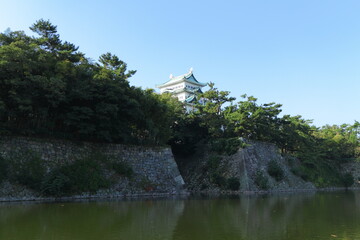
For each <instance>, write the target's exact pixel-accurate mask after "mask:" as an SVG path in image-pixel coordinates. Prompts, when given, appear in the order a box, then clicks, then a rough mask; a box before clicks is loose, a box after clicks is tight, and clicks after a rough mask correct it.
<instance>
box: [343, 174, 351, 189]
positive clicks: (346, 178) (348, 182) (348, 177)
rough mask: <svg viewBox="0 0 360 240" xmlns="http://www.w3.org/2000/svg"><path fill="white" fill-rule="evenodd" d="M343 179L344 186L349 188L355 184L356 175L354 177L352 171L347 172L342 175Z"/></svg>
mask: <svg viewBox="0 0 360 240" xmlns="http://www.w3.org/2000/svg"><path fill="white" fill-rule="evenodd" d="M341 180H342V183H343V184H344V187H346V188H348V187H350V186H351V185H353V184H354V177H353V175H351V173H345V174H344V175H343V176H342V177H341Z"/></svg>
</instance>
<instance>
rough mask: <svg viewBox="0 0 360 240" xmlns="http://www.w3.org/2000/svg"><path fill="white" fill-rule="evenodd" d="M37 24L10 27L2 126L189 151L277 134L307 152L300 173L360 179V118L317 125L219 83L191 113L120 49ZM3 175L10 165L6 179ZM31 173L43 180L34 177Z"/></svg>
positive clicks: (4, 38) (224, 148) (0, 56)
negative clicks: (89, 51)
mask: <svg viewBox="0 0 360 240" xmlns="http://www.w3.org/2000/svg"><path fill="white" fill-rule="evenodd" d="M30 29H31V30H32V31H33V32H34V33H36V34H37V36H36V37H32V36H28V35H26V34H25V33H24V32H23V31H6V32H5V33H2V34H0V85H1V88H0V133H1V134H16V135H25V136H47V137H56V138H66V139H78V140H87V141H101V142H116V143H125V144H150V145H161V144H166V143H167V144H170V145H171V146H172V149H173V152H174V154H179V155H182V156H186V155H191V154H192V153H194V151H195V149H196V147H197V145H198V144H199V143H209V144H211V145H212V146H213V148H214V150H215V151H216V152H217V153H219V154H233V153H234V152H236V150H237V149H238V148H239V147H244V146H245V145H243V143H242V141H239V139H240V138H245V139H250V140H259V141H265V142H272V143H275V144H276V145H277V146H278V147H279V148H280V149H281V151H282V153H283V154H289V155H292V156H295V157H297V158H298V159H299V160H300V161H301V166H299V167H297V168H296V169H293V170H294V172H295V173H297V174H298V175H299V176H301V177H302V178H304V179H306V180H310V181H312V182H314V183H315V184H316V185H317V186H320V187H322V186H329V185H343V184H345V183H346V185H348V184H349V182H351V181H350V180H349V176H347V175H345V176H344V175H342V174H341V173H340V172H339V166H340V164H341V163H343V162H344V161H350V160H351V159H355V158H358V157H359V156H360V144H359V132H360V123H359V122H355V123H354V124H353V125H349V124H344V125H341V126H324V127H322V128H317V127H314V126H312V125H311V121H309V120H304V119H302V118H301V116H290V115H284V116H280V113H281V105H280V104H276V103H267V104H258V103H257V99H256V98H254V97H252V96H246V95H243V96H241V100H240V101H238V102H236V99H235V98H234V97H231V96H229V94H230V92H228V91H220V90H218V89H217V88H216V87H215V86H214V84H213V83H210V84H209V87H210V89H209V90H208V91H206V92H205V93H203V94H200V95H199V96H198V97H197V99H198V100H201V101H199V102H197V103H195V105H196V106H195V107H196V108H197V110H196V111H194V112H191V113H188V114H187V113H185V112H184V108H183V106H182V104H181V103H180V102H179V101H178V100H177V99H175V98H173V97H171V96H170V95H169V94H162V95H159V94H156V93H155V92H154V91H153V90H151V89H149V90H142V89H141V88H136V87H134V86H131V85H130V83H129V79H130V77H131V76H132V75H134V74H135V71H128V70H127V65H126V63H125V62H123V61H121V60H120V59H119V58H118V57H117V56H115V55H112V54H110V53H106V54H103V55H101V56H100V58H99V60H98V62H93V61H91V60H89V59H88V58H86V57H85V54H83V53H81V52H79V51H78V47H76V46H75V45H73V44H71V43H69V42H67V41H62V40H61V39H60V36H59V34H58V33H57V28H56V26H55V25H53V24H51V23H50V22H49V21H44V20H39V21H37V22H36V23H35V24H34V25H32V26H31V28H30ZM33 161H34V164H35V163H36V158H34V159H33ZM2 164H3V163H2V162H1V161H0V165H2ZM29 164H30V163H29ZM31 164H32V163H31ZM28 167H29V168H30V169H31V166H28ZM115 167H116V168H117V167H119V166H115ZM35 170H36V171H40V170H41V168H39V169H34V171H35ZM19 171H22V169H19ZM273 174H275V176H277V174H279V173H273ZM3 175H6V173H4V172H3V171H2V170H1V169H0V179H1V178H3ZM278 177H279V178H280V176H278ZM56 179H57V181H60V180H61V179H60V180H59V179H58V178H55V180H56ZM214 179H215V180H214V181H218V182H222V180H221V179H219V178H216V176H215V175H214ZM216 179H217V180H216ZM55 180H54V181H55ZM62 180H64V179H62ZM19 181H22V180H19ZM24 181H25V182H27V183H28V182H32V181H35V182H36V181H37V180H36V179H32V177H31V176H29V178H28V179H27V180H24ZM234 188H235V187H234Z"/></svg>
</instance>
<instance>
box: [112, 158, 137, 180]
mask: <svg viewBox="0 0 360 240" xmlns="http://www.w3.org/2000/svg"><path fill="white" fill-rule="evenodd" d="M111 168H112V169H113V170H114V171H115V172H116V173H117V174H119V175H122V176H125V177H127V178H131V177H132V176H133V174H134V171H133V169H132V167H131V166H130V165H129V164H128V163H126V162H122V161H121V162H115V161H113V162H112V164H111Z"/></svg>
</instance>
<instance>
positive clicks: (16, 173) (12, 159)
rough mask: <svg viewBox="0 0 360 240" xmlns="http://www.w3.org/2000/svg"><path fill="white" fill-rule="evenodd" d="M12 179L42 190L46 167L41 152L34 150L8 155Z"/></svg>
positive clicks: (10, 177)
mask: <svg viewBox="0 0 360 240" xmlns="http://www.w3.org/2000/svg"><path fill="white" fill-rule="evenodd" d="M7 162H8V177H9V179H10V181H12V182H16V183H20V184H22V185H24V186H27V187H29V188H31V189H33V190H40V188H41V182H42V180H43V178H44V176H45V173H46V168H45V165H44V162H43V160H42V159H41V157H40V154H38V153H36V152H34V151H32V150H22V151H16V152H11V153H10V154H9V155H8V157H7Z"/></svg>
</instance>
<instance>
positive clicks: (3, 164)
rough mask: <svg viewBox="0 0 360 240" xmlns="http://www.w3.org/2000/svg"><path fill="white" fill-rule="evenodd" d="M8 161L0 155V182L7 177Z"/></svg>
mask: <svg viewBox="0 0 360 240" xmlns="http://www.w3.org/2000/svg"><path fill="white" fill-rule="evenodd" d="M7 173H8V162H7V161H6V159H5V158H4V157H2V156H0V183H2V181H4V180H5V179H7V177H8V174H7Z"/></svg>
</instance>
